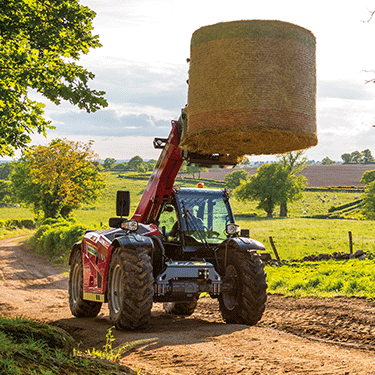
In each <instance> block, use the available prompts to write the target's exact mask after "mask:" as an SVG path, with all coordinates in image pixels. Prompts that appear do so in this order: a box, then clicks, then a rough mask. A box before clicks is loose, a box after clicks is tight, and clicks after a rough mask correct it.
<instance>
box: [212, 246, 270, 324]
mask: <svg viewBox="0 0 375 375" xmlns="http://www.w3.org/2000/svg"><path fill="white" fill-rule="evenodd" d="M224 280H225V281H227V282H229V283H230V284H231V285H232V290H231V291H228V292H224V293H222V294H221V295H220V297H219V305H220V311H221V314H222V316H223V319H224V321H225V322H226V323H239V324H249V325H255V324H256V323H257V322H258V321H259V320H260V319H261V317H262V315H263V312H264V310H265V306H266V300H267V283H266V273H265V271H264V263H263V262H262V261H261V259H260V255H259V254H256V253H255V252H253V253H250V252H246V253H244V252H239V251H235V250H233V251H232V252H231V253H230V255H229V259H228V262H227V265H226V267H225V276H224Z"/></svg>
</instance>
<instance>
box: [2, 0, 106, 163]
mask: <svg viewBox="0 0 375 375" xmlns="http://www.w3.org/2000/svg"><path fill="white" fill-rule="evenodd" d="M94 17H95V12H93V11H91V10H90V9H89V8H88V7H85V6H82V5H80V4H79V1H78V0H43V1H40V0H0V156H1V155H13V154H14V150H16V149H19V148H24V147H25V146H26V145H27V143H29V142H30V141H31V139H30V134H31V133H34V132H38V133H42V134H45V133H46V130H47V129H48V128H51V126H50V122H49V121H47V120H46V119H45V118H44V117H43V114H44V111H43V108H44V104H43V103H39V102H37V101H34V100H32V99H31V98H30V89H33V90H34V91H37V92H38V93H40V94H41V95H43V96H44V97H46V98H48V99H49V100H50V101H51V102H53V103H55V104H59V103H60V102H61V100H62V99H63V100H67V101H69V102H70V103H71V104H73V105H77V106H78V107H79V108H80V109H85V110H86V111H87V112H94V111H96V110H97V109H99V108H100V107H105V106H107V102H106V100H105V99H104V98H103V95H104V92H103V91H96V90H92V89H90V88H89V85H88V84H89V81H90V80H91V79H93V78H94V74H93V73H91V72H89V71H88V70H86V69H85V68H83V67H82V66H80V65H77V64H76V61H77V60H79V58H80V56H81V55H82V54H87V53H88V51H89V50H90V49H91V48H97V47H100V46H101V44H100V43H99V39H98V36H95V35H92V29H93V27H92V20H93V18H94Z"/></svg>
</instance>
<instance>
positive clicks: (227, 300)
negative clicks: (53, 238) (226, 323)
mask: <svg viewBox="0 0 375 375" xmlns="http://www.w3.org/2000/svg"><path fill="white" fill-rule="evenodd" d="M225 281H226V282H229V283H230V284H232V285H233V288H231V290H230V291H228V292H223V294H222V299H223V302H224V305H225V307H226V309H227V310H234V309H235V308H236V306H237V305H238V292H239V288H238V274H237V270H236V268H235V267H234V266H233V265H231V264H229V265H228V266H227V268H226V270H225Z"/></svg>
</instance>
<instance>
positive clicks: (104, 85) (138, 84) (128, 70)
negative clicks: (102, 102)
mask: <svg viewBox="0 0 375 375" xmlns="http://www.w3.org/2000/svg"><path fill="white" fill-rule="evenodd" d="M103 66H105V67H103ZM88 68H89V69H90V70H92V71H93V72H94V73H95V75H96V77H95V79H94V81H93V82H92V84H91V85H92V86H93V87H95V88H97V89H98V90H99V89H100V90H104V91H105V92H106V98H107V99H108V101H110V102H111V103H138V104H142V105H151V106H159V107H163V108H167V109H175V108H182V107H184V106H185V104H186V100H187V90H188V86H187V84H186V80H187V77H188V74H187V70H188V66H187V65H186V66H185V65H181V64H159V65H157V64H154V65H149V64H147V63H140V62H134V61H128V60H123V59H110V58H105V59H103V60H102V61H101V64H100V66H99V67H95V66H89V67H88Z"/></svg>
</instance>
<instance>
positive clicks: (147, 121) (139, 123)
mask: <svg viewBox="0 0 375 375" xmlns="http://www.w3.org/2000/svg"><path fill="white" fill-rule="evenodd" d="M52 119H53V121H52V123H53V124H55V123H57V125H56V130H55V131H51V132H50V133H51V134H52V133H53V132H55V133H60V134H64V135H93V136H118V137H124V136H166V135H168V134H169V131H170V120H169V121H167V120H164V119H157V118H156V117H154V116H152V115H149V114H147V113H140V114H135V113H130V114H119V113H118V112H117V111H114V110H111V109H107V110H101V111H98V112H95V113H90V114H88V113H84V112H80V113H76V112H65V113H61V114H54V115H53V116H52Z"/></svg>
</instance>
